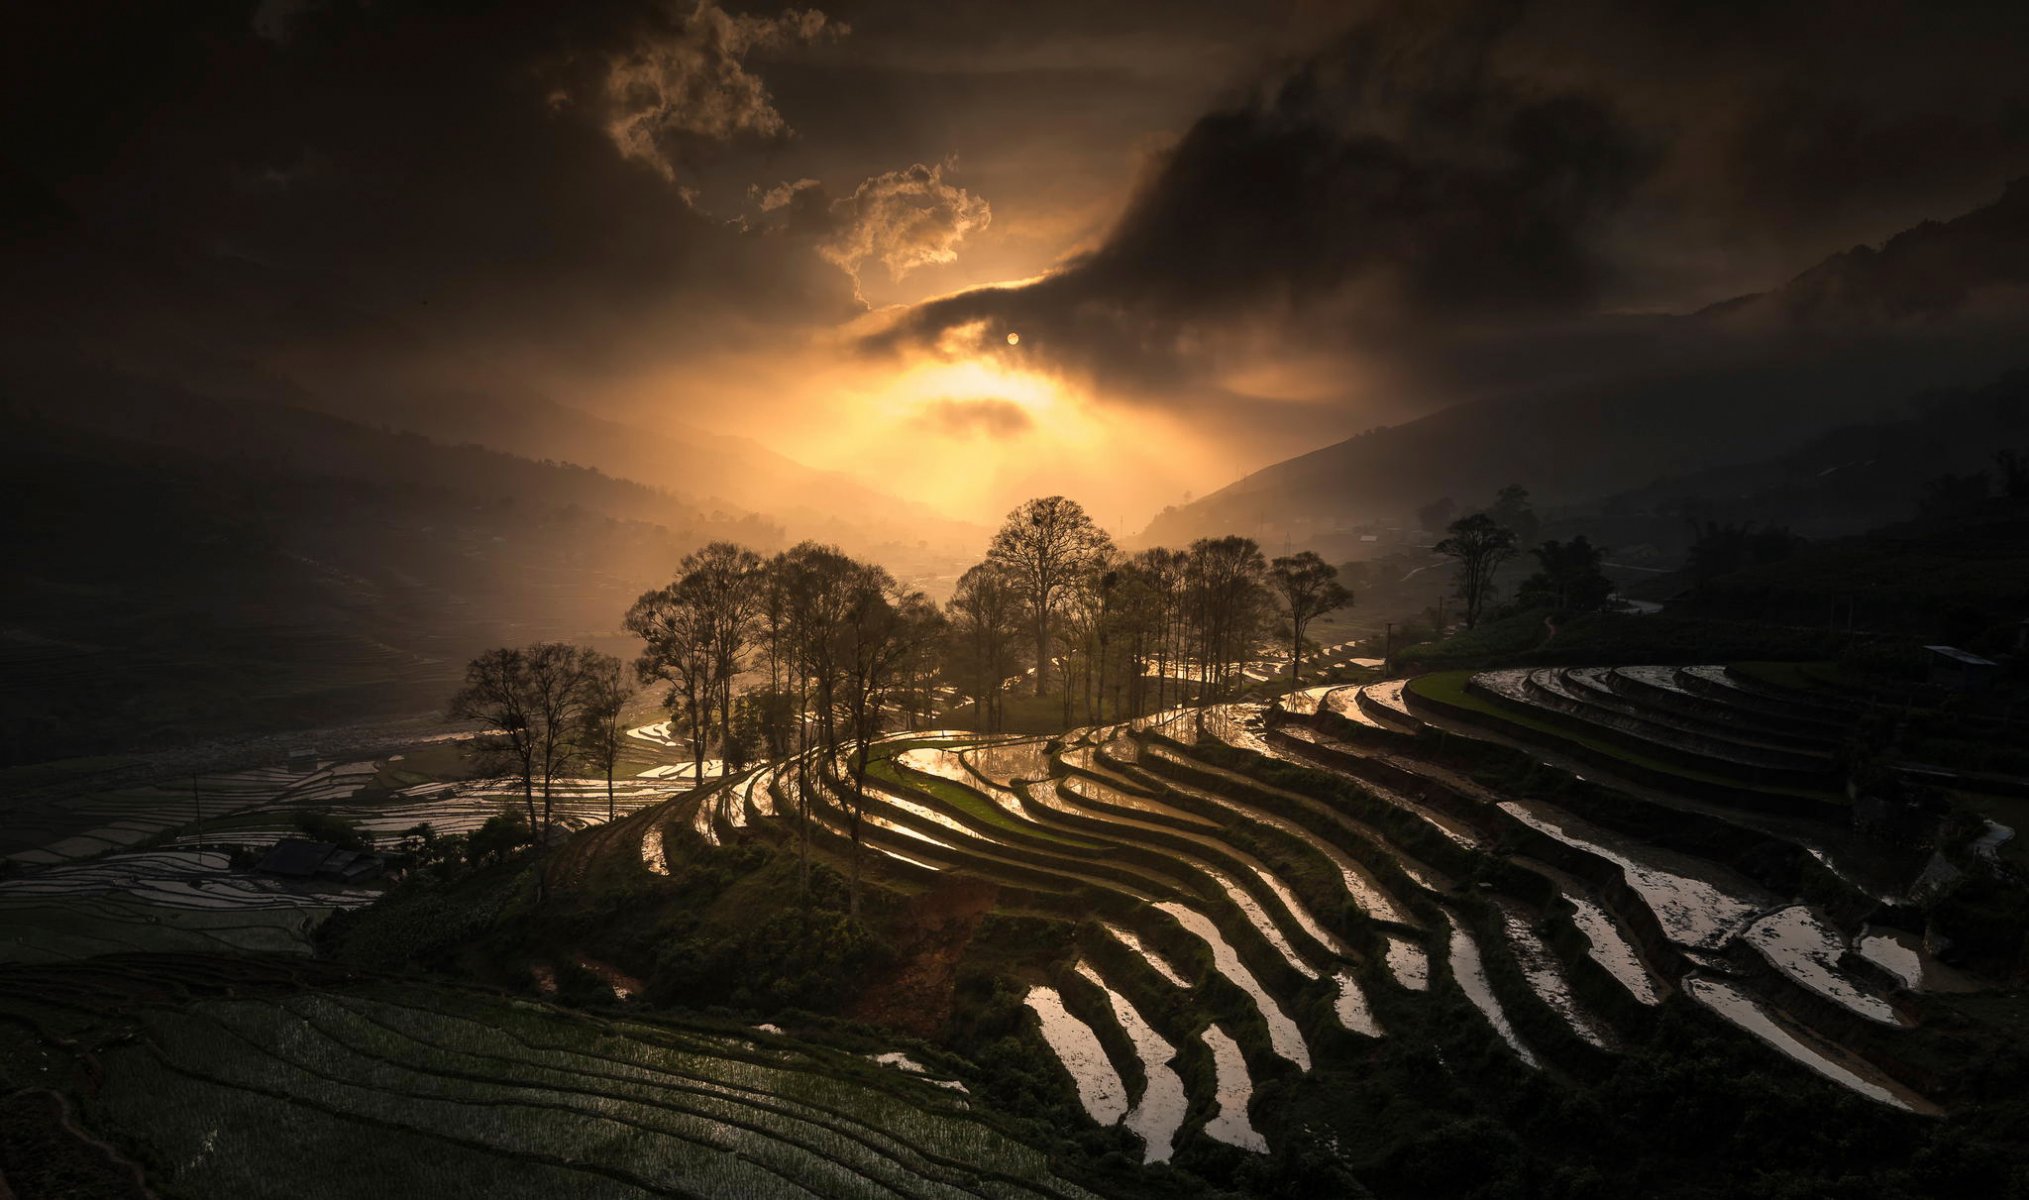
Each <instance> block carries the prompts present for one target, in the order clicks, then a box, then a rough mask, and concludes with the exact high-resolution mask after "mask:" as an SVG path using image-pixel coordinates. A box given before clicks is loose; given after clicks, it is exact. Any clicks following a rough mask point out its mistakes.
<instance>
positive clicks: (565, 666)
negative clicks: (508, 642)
mask: <svg viewBox="0 0 2029 1200" xmlns="http://www.w3.org/2000/svg"><path fill="white" fill-rule="evenodd" d="M601 660H606V656H605V655H603V654H599V653H598V652H597V651H593V650H587V649H585V648H584V647H582V646H571V645H566V644H565V643H562V642H538V643H536V644H535V645H532V646H523V647H519V648H511V647H503V648H501V649H496V650H489V651H487V652H486V653H484V654H482V655H480V656H479V657H478V658H475V659H473V660H472V662H471V663H470V664H469V665H468V666H467V667H466V668H465V686H464V687H463V688H461V689H459V691H458V693H457V694H456V695H455V696H453V697H452V698H451V705H450V711H451V715H452V716H453V717H456V718H459V719H463V720H477V721H483V722H486V723H487V725H488V728H489V729H491V730H494V731H497V732H493V733H490V734H489V735H488V738H487V740H486V741H485V742H483V743H482V746H483V747H484V748H485V750H486V751H487V752H488V753H490V754H492V755H495V756H497V757H499V758H501V759H504V760H505V761H506V762H507V763H508V764H509V765H510V766H511V767H512V768H513V769H514V771H515V773H516V774H517V776H518V777H519V778H520V780H521V785H522V799H523V802H524V803H525V804H526V806H527V808H528V823H529V828H530V830H531V831H532V833H533V834H534V836H535V837H536V849H537V851H538V852H540V851H541V850H542V849H543V848H544V847H546V846H548V844H549V833H550V829H551V822H552V820H553V818H554V815H555V814H554V809H553V798H552V794H553V789H554V785H555V784H556V781H557V780H558V779H559V778H561V777H562V776H563V775H564V774H565V772H567V771H568V770H569V769H570V767H571V764H572V763H573V762H575V761H576V760H577V758H578V757H579V755H580V753H581V745H580V736H581V734H582V732H583V722H584V710H585V704H586V700H587V697H588V694H589V692H590V689H591V682H592V676H593V673H594V671H595V670H597V669H598V667H599V664H600V661H601ZM607 661H610V660H607ZM538 783H539V784H541V786H542V815H541V818H540V821H538V819H537V816H536V808H535V789H536V785H537V784H538ZM544 890H545V885H544V881H543V877H542V875H541V873H540V872H538V873H537V875H536V899H537V900H541V899H542V897H543V894H544Z"/></svg>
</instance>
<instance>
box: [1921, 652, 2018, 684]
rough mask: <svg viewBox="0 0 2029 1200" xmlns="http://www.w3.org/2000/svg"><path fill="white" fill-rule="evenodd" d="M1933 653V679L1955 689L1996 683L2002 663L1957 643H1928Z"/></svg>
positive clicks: (1935, 682) (1936, 682)
mask: <svg viewBox="0 0 2029 1200" xmlns="http://www.w3.org/2000/svg"><path fill="white" fill-rule="evenodd" d="M1923 649H1924V651H1925V653H1927V654H1928V655H1929V656H1930V681H1931V682H1932V683H1934V684H1937V685H1938V686H1939V687H1945V688H1950V689H1951V690H1952V691H1955V692H1970V691H1973V690H1974V689H1976V688H1983V687H1986V686H1987V685H1988V684H1990V683H1992V682H1994V677H1995V676H1996V675H1998V674H1999V673H2000V669H2001V668H2000V664H1999V663H1996V662H1994V661H1993V660H1992V659H1986V658H1981V657H1980V656H1979V655H1977V654H1974V653H1973V652H1972V651H1970V650H1961V649H1959V648H1958V647H1957V646H1925V647H1924V648H1923Z"/></svg>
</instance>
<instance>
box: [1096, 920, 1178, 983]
mask: <svg viewBox="0 0 2029 1200" xmlns="http://www.w3.org/2000/svg"><path fill="white" fill-rule="evenodd" d="M1106 932H1108V933H1110V934H1112V935H1113V938H1114V940H1115V941H1117V942H1119V943H1120V944H1121V945H1123V946H1125V947H1127V948H1128V949H1129V950H1132V951H1134V953H1135V954H1136V955H1138V956H1139V957H1140V958H1141V961H1143V962H1145V963H1147V964H1148V965H1149V966H1150V967H1153V968H1154V969H1155V973H1156V974H1158V975H1160V976H1162V977H1163V978H1164V979H1167V980H1168V981H1169V982H1171V983H1173V984H1175V985H1176V986H1178V987H1180V988H1187V987H1190V986H1191V981H1190V980H1188V979H1185V978H1184V976H1183V972H1181V971H1179V970H1177V969H1176V968H1175V967H1174V966H1171V965H1170V961H1169V960H1168V959H1166V958H1164V957H1163V956H1162V955H1161V954H1158V953H1157V952H1156V950H1155V948H1154V947H1153V946H1149V945H1147V944H1146V943H1144V942H1143V941H1142V940H1141V939H1140V938H1139V937H1137V936H1135V933H1134V931H1133V930H1131V929H1123V928H1121V927H1120V926H1118V925H1114V924H1110V923H1109V924H1107V925H1106Z"/></svg>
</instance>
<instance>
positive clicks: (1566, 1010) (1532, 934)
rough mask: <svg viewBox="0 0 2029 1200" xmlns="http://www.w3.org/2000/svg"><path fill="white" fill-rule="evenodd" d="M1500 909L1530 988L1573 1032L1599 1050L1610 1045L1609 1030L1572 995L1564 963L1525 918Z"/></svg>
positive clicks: (1504, 928)
mask: <svg viewBox="0 0 2029 1200" xmlns="http://www.w3.org/2000/svg"><path fill="white" fill-rule="evenodd" d="M1500 910H1501V929H1502V932H1504V933H1505V934H1507V938H1508V946H1509V948H1510V949H1511V950H1512V951H1513V952H1514V955H1515V962H1516V964H1517V965H1518V966H1520V967H1521V968H1522V975H1523V977H1524V978H1526V979H1527V980H1528V981H1529V990H1530V991H1532V992H1534V993H1536V995H1537V997H1538V998H1539V999H1541V1000H1542V1001H1543V1003H1545V1004H1547V1005H1549V1006H1550V1008H1551V1010H1552V1011H1554V1012H1555V1013H1556V1014H1557V1015H1558V1016H1560V1017H1562V1018H1564V1023H1565V1024H1566V1025H1569V1026H1570V1027H1571V1031H1572V1032H1573V1033H1575V1034H1577V1035H1578V1036H1579V1037H1581V1038H1583V1039H1585V1040H1586V1041H1588V1042H1590V1043H1592V1044H1593V1045H1594V1046H1597V1047H1599V1048H1600V1049H1601V1050H1605V1049H1608V1048H1610V1043H1611V1041H1612V1039H1611V1037H1610V1035H1609V1031H1608V1030H1607V1028H1606V1027H1605V1026H1604V1025H1602V1024H1601V1023H1600V1022H1599V1021H1598V1020H1597V1019H1596V1018H1594V1017H1593V1015H1592V1014H1591V1013H1589V1012H1587V1011H1585V1009H1584V1008H1583V1007H1581V1006H1580V1005H1579V1003H1578V997H1577V996H1575V995H1573V994H1572V991H1571V981H1570V980H1569V979H1567V978H1565V975H1564V964H1562V963H1560V962H1558V961H1557V956H1556V955H1554V954H1552V953H1551V952H1550V948H1549V947H1548V946H1546V945H1544V944H1543V939H1542V938H1540V937H1538V936H1537V935H1536V931H1535V929H1534V928H1533V927H1531V926H1530V924H1529V920H1528V917H1527V916H1526V915H1525V914H1524V913H1522V912H1521V911H1519V910H1518V909H1517V908H1516V906H1514V905H1512V904H1502V905H1501V906H1500Z"/></svg>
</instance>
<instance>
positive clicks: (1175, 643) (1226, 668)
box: [450, 496, 1353, 907]
mask: <svg viewBox="0 0 2029 1200" xmlns="http://www.w3.org/2000/svg"><path fill="white" fill-rule="evenodd" d="M1352 599H1353V597H1352V595H1351V593H1350V592H1348V591H1347V590H1346V589H1345V588H1344V587H1343V586H1341V585H1340V584H1339V583H1338V581H1337V571H1336V570H1335V569H1334V568H1333V567H1332V566H1331V565H1330V564H1328V563H1326V562H1324V561H1323V560H1322V559H1320V558H1319V557H1318V556H1317V555H1316V554H1314V553H1311V552H1308V551H1305V552H1303V553H1301V554H1296V555H1291V556H1287V557H1283V558H1277V559H1274V560H1273V561H1270V560H1268V559H1267V558H1266V557H1265V556H1264V555H1263V554H1262V552H1261V549H1260V547H1259V546H1257V545H1256V544H1255V543H1254V541H1253V540H1252V539H1250V538H1244V537H1238V536H1228V537H1221V538H1202V539H1200V540H1198V541H1196V542H1194V543H1192V544H1191V545H1190V546H1188V547H1186V548H1183V549H1169V548H1163V547H1157V548H1152V549H1148V550H1144V551H1141V552H1139V553H1135V554H1126V553H1123V552H1122V551H1120V550H1119V549H1118V548H1117V547H1115V546H1114V544H1113V542H1112V540H1111V539H1110V538H1109V537H1107V535H1106V534H1105V532H1104V531H1103V530H1102V529H1100V528H1099V527H1098V525H1097V524H1096V523H1095V522H1094V521H1093V520H1092V519H1091V517H1090V516H1089V515H1088V514H1087V513H1086V512H1085V510H1084V509H1083V508H1082V507H1081V506H1080V505H1079V504H1078V503H1077V502H1076V501H1073V500H1070V499H1067V498H1065V497H1062V496H1049V497H1042V498H1039V499H1035V500H1031V501H1028V502H1027V503H1025V504H1023V505H1021V506H1020V507H1019V508H1017V509H1015V510H1014V511H1013V512H1012V513H1010V514H1009V516H1008V518H1007V520H1006V522H1005V523H1004V524H1003V525H1002V526H1001V528H1000V529H999V530H998V531H997V532H996V533H995V534H994V537H993V539H992V541H991V543H990V544H989V547H988V550H987V554H986V556H985V558H984V560H983V561H981V562H980V563H978V564H976V565H975V566H973V567H971V568H970V569H968V570H967V571H965V572H964V574H963V575H961V576H960V578H959V579H958V582H957V586H956V589H955V591H954V593H953V595H952V596H951V598H950V599H949V600H948V601H947V602H946V603H945V604H944V605H943V606H942V607H941V608H940V607H939V606H937V605H935V604H933V603H932V602H931V601H930V600H929V599H928V598H927V597H926V596H925V595H924V594H923V593H922V592H921V591H918V590H915V589H913V588H909V587H905V586H904V585H902V584H901V583H899V582H898V581H897V580H896V579H895V578H894V577H893V576H892V575H891V574H889V572H888V571H887V570H886V569H885V568H883V567H881V566H879V565H878V564H875V563H869V562H863V561H860V560H857V559H854V558H852V557H851V556H849V555H847V554H845V553H844V552H843V551H841V550H839V549H838V548H837V547H835V546H826V545H820V544H818V543H815V542H805V543H803V544H801V545H798V546H795V547H793V548H791V549H789V550H785V551H782V552H781V553H779V554H776V555H774V556H772V557H765V558H764V557H763V556H762V555H760V554H758V553H756V552H755V551H753V550H751V549H748V548H747V547H744V546H740V545H736V544H734V543H730V542H714V543H712V544H710V545H707V546H705V547H703V548H702V549H700V550H697V551H695V552H694V553H691V554H689V555H687V556H685V557H684V559H683V560H682V561H681V562H680V563H679V564H678V567H677V570H676V572H675V575H674V578H673V579H672V580H671V581H670V582H669V583H668V584H666V585H664V586H662V587H658V588H655V589H653V590H650V591H648V592H646V593H644V594H643V595H642V596H641V597H640V598H639V599H637V600H636V601H635V602H634V604H633V606H632V607H630V608H629V609H628V611H627V613H626V615H625V617H624V620H623V624H624V626H625V628H626V629H627V631H628V632H630V633H632V634H633V635H634V636H635V637H637V638H639V639H640V641H641V644H642V650H641V653H640V655H639V656H638V657H637V658H636V659H635V661H634V664H633V670H632V675H633V680H634V681H636V682H638V683H640V684H643V685H647V686H649V687H651V688H654V689H656V690H657V692H658V696H657V698H658V699H659V701H660V702H661V706H662V708H663V709H664V710H665V711H667V712H668V713H669V715H670V728H671V729H672V730H674V731H678V732H679V733H680V736H682V737H683V738H684V739H685V741H686V743H687V745H688V749H689V751H690V758H691V771H692V778H693V779H694V780H695V781H696V782H697V783H699V784H702V783H703V782H704V781H705V780H706V779H707V777H708V776H709V775H710V774H712V765H713V761H714V760H713V758H712V755H713V754H714V752H716V760H715V761H716V763H717V770H718V771H719V772H720V773H721V774H723V773H730V772H732V771H736V770H740V769H743V768H744V767H746V766H748V765H750V764H752V763H755V762H758V761H763V760H783V761H793V762H795V763H796V764H797V770H798V772H799V778H798V783H799V788H798V790H799V794H800V795H802V796H803V797H804V798H805V799H804V801H803V802H802V803H801V804H800V805H799V806H798V812H797V813H796V814H795V815H796V817H797V819H798V824H799V827H800V828H801V830H802V841H803V844H804V853H803V862H804V870H805V877H806V880H807V873H808V862H809V855H808V840H809V821H808V815H809V814H808V796H809V788H810V786H812V784H813V782H815V784H816V785H817V786H822V787H828V788H831V789H833V790H834V791H835V792H836V794H837V795H838V796H839V797H840V798H841V800H842V801H843V807H844V810H845V813H846V817H847V823H848V825H849V829H848V831H847V832H848V833H849V835H850V837H851V839H852V841H853V843H854V847H855V851H857V848H858V844H859V842H860V836H861V824H862V809H863V804H864V799H865V795H866V786H867V772H868V768H869V763H870V752H871V747H872V746H873V744H874V742H875V741H876V739H877V738H878V737H879V736H880V735H881V734H882V733H883V732H885V731H888V730H893V729H913V728H917V727H918V726H919V723H920V722H922V721H923V720H924V719H926V718H928V717H930V716H932V715H935V714H939V713H940V711H941V712H942V713H943V714H944V717H943V719H945V720H947V721H949V720H963V719H965V718H966V717H968V716H969V718H970V720H971V723H972V724H973V726H974V727H975V728H976V729H978V730H981V731H991V730H998V729H1001V728H1003V727H1004V724H1005V721H1006V719H1007V712H1008V705H1009V702H1010V701H1011V700H1015V699H1017V698H1018V697H1019V696H1020V695H1021V694H1023V693H1027V694H1029V695H1031V696H1033V697H1034V698H1035V699H1034V701H1032V702H1031V703H1036V704H1039V705H1043V706H1050V707H1051V708H1052V709H1053V711H1054V715H1056V716H1057V717H1059V718H1060V719H1061V721H1062V722H1063V724H1064V725H1066V726H1068V725H1070V724H1072V723H1073V722H1075V721H1078V720H1080V719H1082V720H1084V721H1087V722H1098V721H1106V720H1118V719H1125V718H1128V717H1132V716H1138V715H1141V714H1144V713H1149V712H1154V711H1159V710H1161V709H1163V708H1167V707H1171V706H1175V705H1179V704H1184V703H1205V702H1209V701H1212V700H1216V699H1219V698H1223V697H1226V696H1229V695H1232V694H1233V693H1234V692H1236V691H1237V690H1238V686H1239V682H1240V680H1241V673H1242V671H1243V670H1244V669H1245V666H1246V664H1248V663H1249V662H1251V661H1254V660H1256V659H1258V658H1260V657H1262V655H1263V654H1264V652H1265V651H1266V650H1267V648H1268V647H1269V646H1271V645H1279V646H1280V647H1281V648H1282V649H1283V650H1286V651H1287V652H1288V654H1289V658H1290V664H1289V671H1290V683H1291V686H1297V685H1299V684H1300V682H1301V674H1300V672H1301V666H1300V662H1299V660H1300V659H1301V657H1302V653H1303V650H1304V647H1305V644H1306V643H1305V639H1306V634H1307V631H1308V629H1309V627H1310V625H1311V623H1312V622H1313V621H1315V620H1316V619H1317V618H1318V617H1320V616H1322V615H1324V614H1326V613H1328V612H1331V611H1332V610H1334V609H1336V608H1340V607H1343V606H1345V605H1347V604H1350V603H1351V602H1352ZM632 691H633V688H632V686H631V685H630V682H629V681H628V680H627V679H626V678H625V673H624V671H623V668H622V667H621V664H620V663H619V661H618V660H617V659H615V658H613V657H612V656H610V655H606V654H601V653H599V652H597V651H593V650H588V649H585V648H582V647H576V646H569V645H564V644H560V643H540V644H537V645H533V646H527V647H519V648H501V649H496V650H490V651H488V652H486V653H485V654H483V655H481V656H479V657H478V658H476V659H474V660H473V661H472V663H471V664H470V666H469V667H468V668H467V672H466V683H465V686H464V688H462V689H461V690H460V691H459V692H458V694H457V696H456V697H454V699H453V701H452V704H451V708H450V711H451V715H452V716H453V717H455V718H458V719H463V720H473V721H478V722H481V723H483V724H485V725H486V726H487V728H488V729H489V730H492V731H493V732H491V733H489V734H488V735H487V736H486V739H485V741H484V743H483V745H484V747H485V749H486V750H487V751H488V752H489V753H490V754H492V755H493V756H494V757H495V758H496V759H497V760H498V761H499V762H500V763H501V764H502V765H503V766H504V767H505V768H506V770H507V771H508V772H510V773H511V774H512V775H513V776H515V777H516V778H517V779H518V780H519V781H520V783H521V785H522V791H523V795H524V799H525V803H526V808H527V814H528V822H529V827H530V829H531V830H534V831H536V841H537V845H538V847H540V846H542V845H545V844H547V841H548V838H549V833H550V828H551V822H552V816H553V814H552V805H551V795H552V791H553V788H554V785H555V783H556V781H557V780H558V779H560V778H564V777H566V776H568V775H570V774H571V773H572V772H574V771H576V770H578V769H580V768H581V767H582V766H586V765H590V766H593V767H596V768H599V769H602V770H604V771H605V773H606V776H607V785H608V796H609V815H610V803H611V801H610V797H611V789H612V774H613V770H614V765H615V763H616V761H617V760H618V758H619V757H620V754H621V751H622V749H623V748H624V745H625V736H626V731H625V728H624V725H623V716H622V710H623V709H625V708H626V707H627V705H628V703H629V698H630V695H631V694H632ZM1053 698H1054V701H1055V704H1054V705H1051V700H1052V699H1053ZM813 767H814V768H815V769H816V770H817V772H818V779H817V780H815V781H813V780H811V779H810V778H809V772H810V770H811V769H812V768H813ZM538 798H540V808H538ZM852 874H853V879H852V895H853V898H854V901H853V902H854V906H855V907H857V897H858V890H859V889H858V854H857V853H855V854H854V856H853V871H852Z"/></svg>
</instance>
